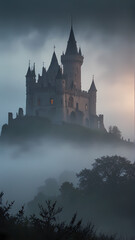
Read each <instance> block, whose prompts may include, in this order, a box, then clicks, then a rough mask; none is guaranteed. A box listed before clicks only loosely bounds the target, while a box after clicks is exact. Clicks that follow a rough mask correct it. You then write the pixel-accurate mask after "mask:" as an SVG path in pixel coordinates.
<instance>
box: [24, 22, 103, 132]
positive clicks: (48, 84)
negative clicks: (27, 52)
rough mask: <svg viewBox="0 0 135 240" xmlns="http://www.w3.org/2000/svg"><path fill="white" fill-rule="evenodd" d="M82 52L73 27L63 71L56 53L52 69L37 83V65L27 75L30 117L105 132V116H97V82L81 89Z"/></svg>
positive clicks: (43, 72)
mask: <svg viewBox="0 0 135 240" xmlns="http://www.w3.org/2000/svg"><path fill="white" fill-rule="evenodd" d="M83 59H84V57H83V55H82V52H81V49H80V48H79V50H78V48H77V44H76V40H75V36H74V31H73V27H72V26H71V30H70V35H69V40H68V43H67V48H66V51H65V53H63V54H62V56H61V63H62V65H63V68H61V67H60V65H59V64H58V60H57V57H56V54H55V50H54V53H53V56H52V59H51V63H50V66H49V68H48V70H47V71H46V69H45V67H44V66H43V68H42V75H41V76H40V75H38V79H37V80H36V74H35V64H34V67H33V69H31V67H30V64H29V67H28V71H27V74H26V116H40V117H45V118H48V119H51V120H52V121H53V122H55V123H61V122H68V123H76V124H79V125H82V126H86V127H89V128H92V129H98V128H99V129H103V128H104V123H103V115H99V116H97V114H96V94H97V90H96V87H95V83H94V79H92V83H91V86H90V89H89V90H88V92H87V91H82V90H81V66H82V64H83Z"/></svg>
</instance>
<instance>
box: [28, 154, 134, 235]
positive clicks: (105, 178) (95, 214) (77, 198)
mask: <svg viewBox="0 0 135 240" xmlns="http://www.w3.org/2000/svg"><path fill="white" fill-rule="evenodd" d="M77 178H78V181H79V185H78V187H75V186H74V185H73V183H72V182H64V183H63V184H62V185H61V186H60V187H59V186H58V185H57V182H56V180H55V179H50V181H49V180H48V182H47V181H46V186H44V187H41V188H40V190H39V193H38V194H37V196H35V198H34V200H32V201H31V202H29V203H28V211H29V213H30V214H32V212H35V214H36V216H39V208H38V205H39V204H42V206H43V207H45V205H44V204H45V201H46V200H48V199H51V200H52V201H57V203H58V205H59V206H62V207H63V211H62V212H61V213H60V216H59V217H60V220H63V221H66V222H67V223H68V222H69V221H70V219H71V218H72V215H73V213H74V212H77V216H78V219H80V218H82V219H83V222H84V223H85V224H86V223H87V222H89V221H92V222H93V223H94V224H95V225H96V227H97V229H99V231H104V232H106V233H108V234H113V233H118V235H119V236H120V235H122V236H126V237H132V236H135V228H134V223H135V207H134V204H135V163H131V162H130V161H129V160H127V159H126V158H124V157H120V156H112V157H109V156H105V157H101V158H98V159H96V160H95V162H94V163H93V165H92V168H91V169H83V170H82V171H81V172H80V173H78V174H77ZM48 189H49V193H48ZM51 189H52V192H54V194H52V195H51V194H50V191H51ZM58 189H59V193H58ZM78 239H79V238H78Z"/></svg>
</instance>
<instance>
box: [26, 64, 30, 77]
mask: <svg viewBox="0 0 135 240" xmlns="http://www.w3.org/2000/svg"><path fill="white" fill-rule="evenodd" d="M30 76H31V70H30V66H29V67H28V70H27V73H26V77H30Z"/></svg>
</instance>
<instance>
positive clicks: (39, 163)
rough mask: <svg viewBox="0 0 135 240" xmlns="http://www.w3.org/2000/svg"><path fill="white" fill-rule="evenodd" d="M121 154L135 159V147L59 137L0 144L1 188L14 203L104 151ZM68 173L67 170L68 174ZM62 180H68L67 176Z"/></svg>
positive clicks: (29, 196)
mask: <svg viewBox="0 0 135 240" xmlns="http://www.w3.org/2000/svg"><path fill="white" fill-rule="evenodd" d="M116 154H117V155H120V156H123V157H126V158H128V159H129V160H130V161H135V157H134V156H135V150H134V149H133V148H129V147H128V148H126V147H116V146H115V147H113V146H111V145H107V144H106V145H104V144H102V145H87V144H82V145H79V144H76V143H69V142H62V141H60V140H51V139H49V140H48V139H44V140H40V141H39V140H37V142H34V143H28V142H27V143H25V144H23V145H21V146H20V145H18V146H17V145H16V146H14V145H12V146H11V145H10V146H9V145H1V146H0V191H4V194H5V199H8V200H9V201H11V200H15V201H16V206H18V207H19V206H21V204H23V203H26V202H28V201H30V200H31V199H33V197H34V196H35V195H36V194H37V192H38V188H39V187H40V186H42V185H44V183H45V180H46V179H47V178H56V179H57V180H58V181H60V177H61V176H62V174H63V172H70V171H71V172H72V173H73V175H74V177H73V178H74V179H73V178H72V179H71V181H74V184H75V185H76V184H77V180H76V179H75V173H78V172H79V171H80V170H82V169H84V168H91V164H92V163H93V161H94V160H95V158H98V157H101V156H106V155H109V156H111V155H116ZM67 176H68V174H67ZM64 180H65V181H66V180H68V181H70V179H69V177H67V179H66V174H65V179H64Z"/></svg>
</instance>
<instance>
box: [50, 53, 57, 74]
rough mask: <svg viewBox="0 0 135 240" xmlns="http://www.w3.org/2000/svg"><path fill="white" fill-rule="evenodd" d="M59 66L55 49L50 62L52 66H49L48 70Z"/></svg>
mask: <svg viewBox="0 0 135 240" xmlns="http://www.w3.org/2000/svg"><path fill="white" fill-rule="evenodd" d="M58 66H59V64H58V60H57V57H56V53H55V51H54V52H53V55H52V59H51V63H50V66H49V69H48V71H49V70H50V69H52V67H58Z"/></svg>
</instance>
